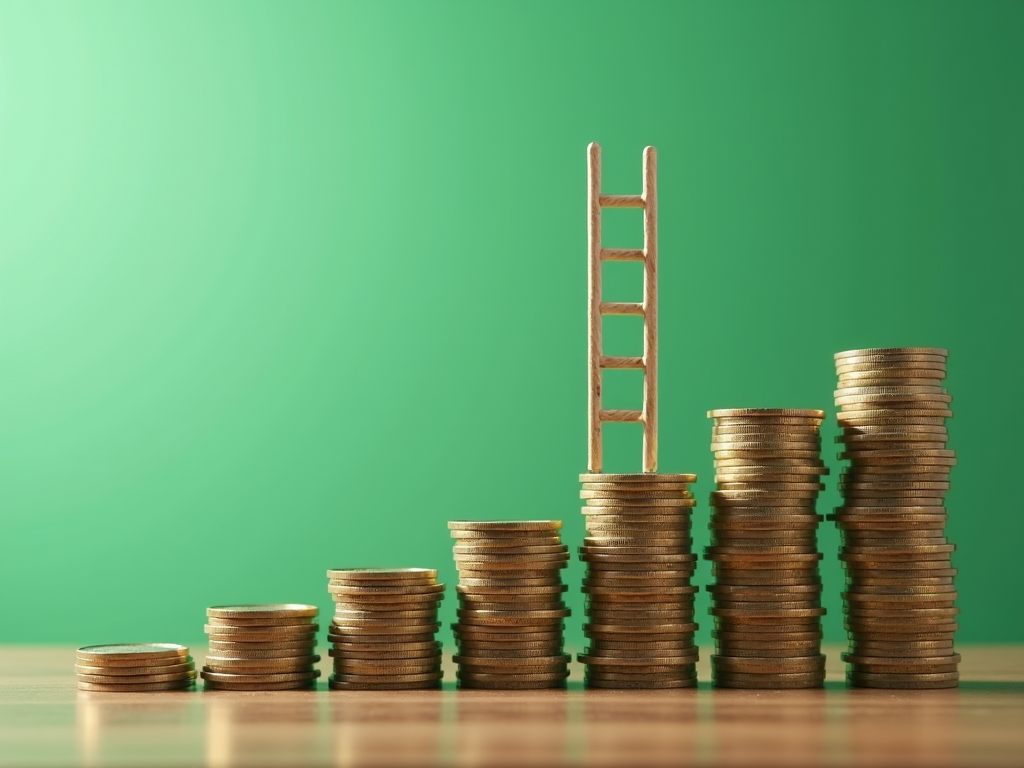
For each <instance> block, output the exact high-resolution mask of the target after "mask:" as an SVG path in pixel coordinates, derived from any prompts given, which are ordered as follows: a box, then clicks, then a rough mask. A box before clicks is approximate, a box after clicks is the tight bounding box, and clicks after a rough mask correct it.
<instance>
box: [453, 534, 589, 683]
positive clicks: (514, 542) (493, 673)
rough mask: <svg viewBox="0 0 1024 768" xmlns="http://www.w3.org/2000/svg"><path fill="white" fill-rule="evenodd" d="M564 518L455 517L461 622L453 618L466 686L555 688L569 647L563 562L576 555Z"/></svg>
mask: <svg viewBox="0 0 1024 768" xmlns="http://www.w3.org/2000/svg"><path fill="white" fill-rule="evenodd" d="M561 527H562V523H561V521H559V520H522V521H508V522H506V521H500V522H499V521H489V522H476V521H454V522H450V523H448V528H449V529H450V530H451V533H452V536H453V537H454V538H455V541H456V543H455V547H454V553H455V564H456V566H457V567H458V569H459V585H458V593H459V610H458V622H457V623H455V624H453V625H452V629H454V630H455V642H456V644H457V645H458V653H457V655H456V656H455V662H456V663H457V664H458V666H459V672H458V675H459V685H460V686H461V687H463V688H496V689H517V688H520V689H522V688H556V687H561V686H563V685H564V684H565V679H566V678H567V677H568V676H569V672H568V664H569V660H570V657H569V656H568V655H566V654H565V653H563V648H562V642H563V640H562V634H563V626H564V621H563V620H564V619H565V617H566V616H568V615H569V609H568V608H566V606H565V602H564V601H563V600H562V596H563V593H564V592H565V585H564V584H563V583H562V576H561V573H560V572H561V570H562V569H563V568H565V566H566V563H567V562H568V560H569V551H568V548H567V547H566V546H565V545H564V544H562V541H561V538H560V536H559V531H560V529H561Z"/></svg>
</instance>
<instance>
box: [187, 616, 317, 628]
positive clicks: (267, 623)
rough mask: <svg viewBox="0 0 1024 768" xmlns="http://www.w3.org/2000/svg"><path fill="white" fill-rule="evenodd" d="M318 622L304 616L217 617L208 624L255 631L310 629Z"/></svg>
mask: <svg viewBox="0 0 1024 768" xmlns="http://www.w3.org/2000/svg"><path fill="white" fill-rule="evenodd" d="M315 622H316V618H315V617H310V616H302V617H299V618H293V617H290V616H288V617H283V618H262V619H249V618H234V619H221V618H217V617H211V618H209V619H207V624H209V626H211V627H234V628H236V629H250V628H251V629H254V630H257V631H259V630H267V631H269V630H275V629H277V628H279V627H280V628H282V629H286V630H287V629H297V628H299V627H302V628H305V629H308V628H309V627H311V626H313V625H314V624H315Z"/></svg>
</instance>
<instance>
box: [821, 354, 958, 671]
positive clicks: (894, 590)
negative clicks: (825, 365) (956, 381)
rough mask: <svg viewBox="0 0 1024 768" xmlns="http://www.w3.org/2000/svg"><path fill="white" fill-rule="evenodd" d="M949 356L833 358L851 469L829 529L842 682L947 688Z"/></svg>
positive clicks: (952, 627)
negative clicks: (842, 647)
mask: <svg viewBox="0 0 1024 768" xmlns="http://www.w3.org/2000/svg"><path fill="white" fill-rule="evenodd" d="M947 354H948V353H947V351H946V350H944V349H931V348H921V347H903V348H896V349H857V350H852V351H849V352H840V353H838V354H837V355H836V356H835V360H836V371H837V373H838V375H839V389H837V390H836V405H837V406H839V408H840V411H839V414H838V417H837V418H838V419H839V426H840V427H841V428H842V430H843V434H842V435H841V436H840V437H838V438H837V441H838V442H840V443H842V444H843V449H844V452H843V453H840V454H839V456H840V458H842V459H846V460H848V461H849V462H850V464H849V466H848V467H847V468H846V469H845V470H844V472H843V477H842V482H841V484H840V490H841V492H842V495H843V506H842V507H839V508H838V509H837V510H836V514H835V516H834V518H833V519H834V520H835V521H836V523H837V524H838V526H839V528H840V530H841V531H842V536H843V546H842V550H841V552H840V558H841V559H842V560H843V563H844V566H845V568H846V577H847V580H846V592H844V593H843V598H844V603H845V612H846V628H847V631H848V632H849V636H850V651H849V653H847V654H845V655H844V659H845V660H846V661H847V663H848V665H849V666H848V671H847V679H848V681H849V682H850V683H851V684H852V685H855V686H863V687H870V688H952V687H955V686H956V685H957V683H958V680H959V672H958V665H959V661H960V656H959V654H957V653H955V652H954V650H953V636H954V633H955V632H956V629H957V627H958V625H957V622H956V617H957V614H958V613H959V611H960V609H959V608H957V607H955V605H954V603H955V602H956V598H957V593H956V587H955V585H954V584H953V577H954V575H955V574H956V570H955V569H954V568H953V563H952V553H953V550H954V546H953V545H952V544H950V543H949V541H948V540H947V539H946V533H945V525H946V508H945V495H946V492H947V490H948V489H949V473H950V470H951V469H952V467H953V465H954V464H955V463H956V456H955V454H954V452H953V451H951V450H949V449H948V446H947V440H948V435H947V433H946V418H947V417H949V416H952V415H953V414H952V411H951V410H950V402H951V400H952V398H951V397H950V396H949V394H948V393H947V392H946V390H945V389H944V388H943V387H942V380H943V379H944V378H945V377H946V358H947Z"/></svg>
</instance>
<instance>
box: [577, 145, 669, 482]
mask: <svg viewBox="0 0 1024 768" xmlns="http://www.w3.org/2000/svg"><path fill="white" fill-rule="evenodd" d="M657 173H658V170H657V153H656V152H655V149H654V147H645V148H644V182H643V192H642V193H641V194H639V195H603V194H601V145H600V144H598V143H597V142H593V143H592V144H591V145H590V146H589V147H587V174H588V176H589V186H588V188H587V207H588V216H587V245H588V256H587V258H588V261H589V266H590V277H589V280H588V284H589V289H590V291H589V294H588V296H587V311H588V314H589V318H590V333H589V340H590V346H589V349H588V352H587V362H588V364H589V368H588V377H587V378H588V380H589V382H590V400H589V405H590V412H589V417H588V423H589V427H590V449H589V455H588V462H587V465H588V467H589V468H590V471H591V472H594V473H598V472H600V471H601V425H602V424H603V423H604V422H606V421H638V422H640V423H641V424H642V425H643V428H644V445H643V451H644V456H643V468H644V472H657V471H658V186H657ZM602 208H643V210H644V247H643V249H642V250H630V249H625V248H602V247H601V209H602ZM604 261H642V262H643V263H644V299H643V301H642V302H641V303H639V304H637V303H633V302H612V301H603V300H602V299H601V263H602V262H604ZM602 315H639V316H641V317H643V319H644V354H643V357H609V356H607V355H605V354H604V353H603V351H602V349H601V317H602ZM605 368H638V369H640V370H642V371H643V372H644V400H643V410H640V411H628V410H604V409H602V408H601V375H602V371H603V370H604V369H605Z"/></svg>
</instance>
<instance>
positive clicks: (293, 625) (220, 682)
mask: <svg viewBox="0 0 1024 768" xmlns="http://www.w3.org/2000/svg"><path fill="white" fill-rule="evenodd" d="M317 613H318V611H317V608H316V606H315V605H301V604H297V603H277V604H269V605H217V606H214V607H212V608H207V609H206V615H207V617H208V618H207V621H208V622H209V623H208V624H207V625H206V634H207V635H209V636H210V643H209V645H210V647H209V651H208V654H207V656H206V664H205V665H204V666H203V671H202V673H201V675H200V676H201V677H202V678H203V680H205V681H206V687H207V688H208V689H217V690H229V691H280V690H287V689H292V688H309V687H311V686H313V685H314V684H315V683H316V678H318V677H320V670H318V669H316V668H315V667H314V664H316V662H318V661H319V660H320V657H319V656H317V655H316V654H315V653H314V651H315V650H316V631H317V629H319V625H318V624H317V623H316V617H317Z"/></svg>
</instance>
